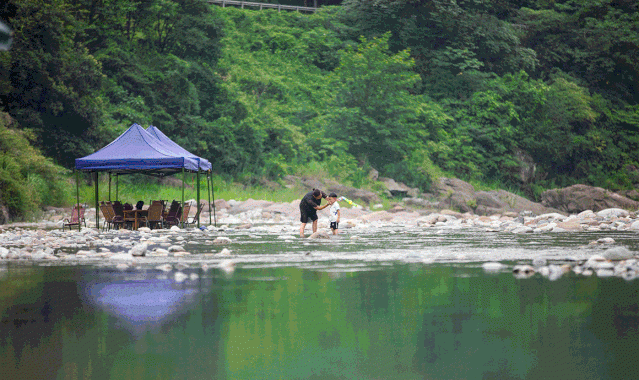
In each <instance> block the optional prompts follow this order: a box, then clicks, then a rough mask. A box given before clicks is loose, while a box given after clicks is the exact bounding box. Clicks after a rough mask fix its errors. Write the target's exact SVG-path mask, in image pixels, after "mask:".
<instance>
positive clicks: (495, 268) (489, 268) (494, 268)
mask: <svg viewBox="0 0 639 380" xmlns="http://www.w3.org/2000/svg"><path fill="white" fill-rule="evenodd" d="M481 267H482V269H484V270H485V271H486V272H499V271H500V270H502V269H504V268H506V265H504V264H502V263H498V262H487V263H483V264H482V265H481Z"/></svg>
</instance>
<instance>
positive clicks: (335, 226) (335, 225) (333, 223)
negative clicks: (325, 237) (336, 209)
mask: <svg viewBox="0 0 639 380" xmlns="http://www.w3.org/2000/svg"><path fill="white" fill-rule="evenodd" d="M338 226H339V223H337V222H331V230H339V228H338Z"/></svg>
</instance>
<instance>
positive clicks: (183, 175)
mask: <svg viewBox="0 0 639 380" xmlns="http://www.w3.org/2000/svg"><path fill="white" fill-rule="evenodd" d="M184 182H186V172H185V171H184V167H182V213H184ZM180 219H182V217H181V216H180ZM178 223H179V221H178ZM182 227H184V226H182Z"/></svg>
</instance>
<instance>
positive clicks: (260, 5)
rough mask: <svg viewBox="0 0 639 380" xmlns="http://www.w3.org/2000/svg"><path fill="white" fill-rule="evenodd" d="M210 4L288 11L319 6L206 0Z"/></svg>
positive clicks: (306, 10)
mask: <svg viewBox="0 0 639 380" xmlns="http://www.w3.org/2000/svg"><path fill="white" fill-rule="evenodd" d="M206 2H207V3H209V4H220V5H222V7H226V6H227V5H233V6H236V7H240V8H242V9H244V7H253V8H259V9H260V10H262V9H266V8H270V9H277V10H278V11H279V12H281V11H282V9H283V10H286V11H298V12H315V11H316V10H317V8H315V7H298V6H296V5H283V4H270V3H253V2H249V1H238V0H206Z"/></svg>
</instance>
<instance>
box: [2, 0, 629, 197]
mask: <svg viewBox="0 0 639 380" xmlns="http://www.w3.org/2000/svg"><path fill="white" fill-rule="evenodd" d="M283 3H284V2H283ZM305 3H306V5H311V4H312V2H308V1H307V2H305V1H289V2H287V4H297V5H305ZM318 3H319V5H326V2H324V3H322V1H319V2H318ZM335 3H340V2H338V1H334V2H332V4H335ZM0 18H2V19H3V20H5V21H6V22H7V24H8V25H10V26H11V27H12V29H13V30H14V42H13V46H12V47H11V50H10V51H6V52H0V97H1V98H0V101H1V107H2V110H3V111H4V112H6V113H8V114H10V115H11V117H12V118H14V119H15V120H16V124H17V126H18V128H20V129H24V130H28V131H29V134H32V135H33V136H34V139H33V141H34V144H36V145H37V147H38V148H40V149H41V150H42V152H43V153H44V154H45V155H46V156H48V157H50V158H52V159H53V160H54V161H55V162H56V163H58V164H59V165H62V166H64V167H66V168H71V167H72V165H73V162H74V159H75V158H77V157H81V156H84V155H86V154H88V153H90V152H92V151H94V150H95V149H96V148H99V147H101V146H103V145H104V144H106V143H108V142H109V141H111V140H112V139H113V138H114V137H116V136H117V135H118V134H119V133H121V132H122V131H124V130H125V129H126V128H127V127H129V126H130V125H131V124H132V123H134V122H136V123H139V124H141V125H143V126H148V125H150V124H152V125H155V126H157V127H159V128H160V129H162V130H163V131H164V132H165V133H166V134H167V135H169V136H171V137H173V138H174V139H175V140H176V141H177V142H178V143H179V144H181V145H183V146H184V147H185V148H187V149H188V150H191V151H192V152H193V153H195V154H197V155H201V156H203V157H207V158H209V159H211V160H212V161H213V162H214V170H215V171H216V172H218V173H220V174H223V175H225V176H227V177H228V178H234V179H236V180H241V181H244V182H252V181H258V180H259V179H261V178H269V179H277V178H279V177H281V176H283V175H286V174H289V173H299V172H304V171H305V170H308V169H306V168H309V167H312V165H318V164H319V165H321V166H323V167H326V168H328V169H330V170H329V172H330V173H331V174H332V175H335V176H338V177H339V179H340V180H342V181H350V182H352V183H354V184H355V185H358V184H361V183H362V181H363V180H364V179H365V178H366V174H367V172H368V170H369V168H375V169H377V170H378V171H379V172H380V174H381V175H384V176H389V177H393V178H395V179H397V180H401V181H404V182H406V183H408V184H410V185H413V186H419V187H421V188H422V189H424V190H426V189H427V188H428V187H429V184H430V183H431V181H432V179H433V178H434V177H435V176H437V175H447V176H456V177H459V178H462V179H465V180H470V181H474V182H477V183H484V184H490V185H492V186H503V187H508V188H510V189H519V190H521V191H522V192H523V193H525V194H528V195H529V196H530V197H532V198H534V197H536V196H538V195H539V194H540V192H541V191H542V190H543V189H546V188H552V187H557V186H565V185H569V184H573V183H585V184H592V185H597V186H602V187H606V188H609V189H613V190H614V189H623V188H631V187H633V186H635V185H636V184H639V149H638V148H639V134H638V133H637V130H638V128H639V105H638V104H639V93H638V91H637V90H638V86H639V7H638V5H637V3H636V1H633V0H619V1H603V0H579V1H575V0H563V1H549V0H531V1H524V0H503V1H498V2H495V1H488V0H486V1H482V0H458V1H448V0H438V1H426V0H345V1H343V2H341V5H334V6H322V7H321V8H320V10H319V11H318V12H316V13H314V14H300V13H296V12H282V13H278V12H277V11H274V10H263V11H259V10H248V9H244V10H242V9H237V8H231V7H226V8H222V7H220V6H216V5H210V4H207V3H206V2H203V1H199V0H147V1H129V0H53V1H44V0H9V1H8V2H5V3H4V4H3V5H0ZM309 174H312V173H309ZM0 181H2V179H0Z"/></svg>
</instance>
